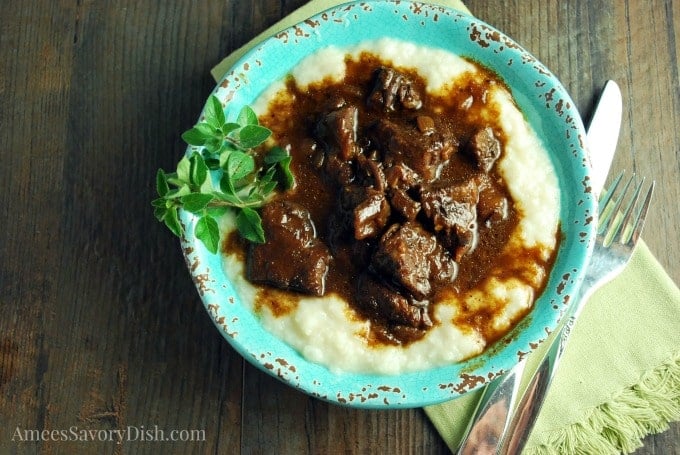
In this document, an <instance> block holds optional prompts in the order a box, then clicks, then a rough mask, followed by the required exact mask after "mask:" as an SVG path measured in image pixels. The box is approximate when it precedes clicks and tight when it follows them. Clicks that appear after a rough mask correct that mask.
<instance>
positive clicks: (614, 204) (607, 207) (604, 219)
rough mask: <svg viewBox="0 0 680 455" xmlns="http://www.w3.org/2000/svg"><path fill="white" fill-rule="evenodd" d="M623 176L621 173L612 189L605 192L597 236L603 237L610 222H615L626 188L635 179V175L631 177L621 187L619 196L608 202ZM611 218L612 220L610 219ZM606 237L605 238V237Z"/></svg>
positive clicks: (608, 228)
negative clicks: (605, 199)
mask: <svg viewBox="0 0 680 455" xmlns="http://www.w3.org/2000/svg"><path fill="white" fill-rule="evenodd" d="M622 176H623V173H621V174H619V177H618V178H617V179H616V181H615V182H614V184H613V186H612V188H611V189H610V190H608V191H607V195H606V196H605V197H606V198H607V202H606V203H605V204H602V205H603V206H604V208H603V209H602V210H601V212H600V220H599V225H598V228H597V233H598V234H599V235H603V234H604V233H605V232H607V231H608V230H609V232H611V229H610V224H611V223H612V220H616V219H617V216H616V215H618V212H619V207H620V206H621V202H622V201H623V198H624V197H625V195H626V193H627V192H628V187H629V186H630V184H631V183H632V182H633V179H634V178H635V174H633V175H631V177H630V179H628V181H627V182H626V185H625V186H624V187H623V190H621V194H619V196H618V197H617V198H614V199H613V200H609V199H611V198H612V196H613V194H614V190H616V187H617V186H618V185H619V181H620V180H621V177H622ZM612 217H613V218H612ZM606 237H607V236H606Z"/></svg>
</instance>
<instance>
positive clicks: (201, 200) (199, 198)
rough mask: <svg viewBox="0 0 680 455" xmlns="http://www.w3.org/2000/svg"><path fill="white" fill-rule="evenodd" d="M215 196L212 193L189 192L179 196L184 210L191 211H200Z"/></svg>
mask: <svg viewBox="0 0 680 455" xmlns="http://www.w3.org/2000/svg"><path fill="white" fill-rule="evenodd" d="M213 199H215V197H214V196H213V195H212V194H203V193H191V194H187V195H186V196H182V197H181V198H180V202H181V203H182V207H183V208H184V210H186V211H188V212H191V213H200V212H201V211H202V210H203V209H204V208H206V207H207V206H208V204H210V203H211V202H212V201H213Z"/></svg>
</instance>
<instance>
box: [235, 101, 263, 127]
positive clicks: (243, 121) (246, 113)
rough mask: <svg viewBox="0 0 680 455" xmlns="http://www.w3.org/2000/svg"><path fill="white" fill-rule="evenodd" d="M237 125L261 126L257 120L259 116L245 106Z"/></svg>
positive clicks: (239, 115) (239, 114)
mask: <svg viewBox="0 0 680 455" xmlns="http://www.w3.org/2000/svg"><path fill="white" fill-rule="evenodd" d="M236 123H238V124H239V125H241V126H246V125H259V124H260V122H259V120H258V119H257V114H256V113H255V111H253V109H252V108H251V107H250V106H243V108H242V109H241V111H240V112H239V113H238V118H237V119H236Z"/></svg>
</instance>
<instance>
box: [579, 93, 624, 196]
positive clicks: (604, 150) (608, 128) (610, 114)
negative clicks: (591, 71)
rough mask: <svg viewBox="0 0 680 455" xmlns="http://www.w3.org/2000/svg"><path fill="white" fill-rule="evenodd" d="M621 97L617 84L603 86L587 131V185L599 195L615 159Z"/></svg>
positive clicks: (619, 126)
mask: <svg viewBox="0 0 680 455" xmlns="http://www.w3.org/2000/svg"><path fill="white" fill-rule="evenodd" d="M622 111H623V97H622V96H621V89H620V88H619V86H618V84H617V83H616V82H614V81H612V80H609V81H607V82H606V83H605V85H604V88H603V89H602V93H601V94H600V98H599V100H598V102H597V105H596V107H595V110H594V111H593V115H592V117H591V119H590V123H589V124H588V128H587V131H586V148H587V150H588V157H589V158H590V165H591V173H590V185H591V188H592V189H593V191H594V193H595V194H596V195H599V194H600V191H602V188H603V187H604V182H605V180H606V179H607V175H608V174H609V168H610V166H611V164H612V161H613V159H614V152H616V144H617V143H618V140H619V131H620V129H621V116H622Z"/></svg>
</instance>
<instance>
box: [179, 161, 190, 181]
mask: <svg viewBox="0 0 680 455" xmlns="http://www.w3.org/2000/svg"><path fill="white" fill-rule="evenodd" d="M177 179H178V180H179V181H180V182H182V183H191V161H189V158H187V157H186V156H184V157H183V158H182V159H181V160H179V163H177Z"/></svg>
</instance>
